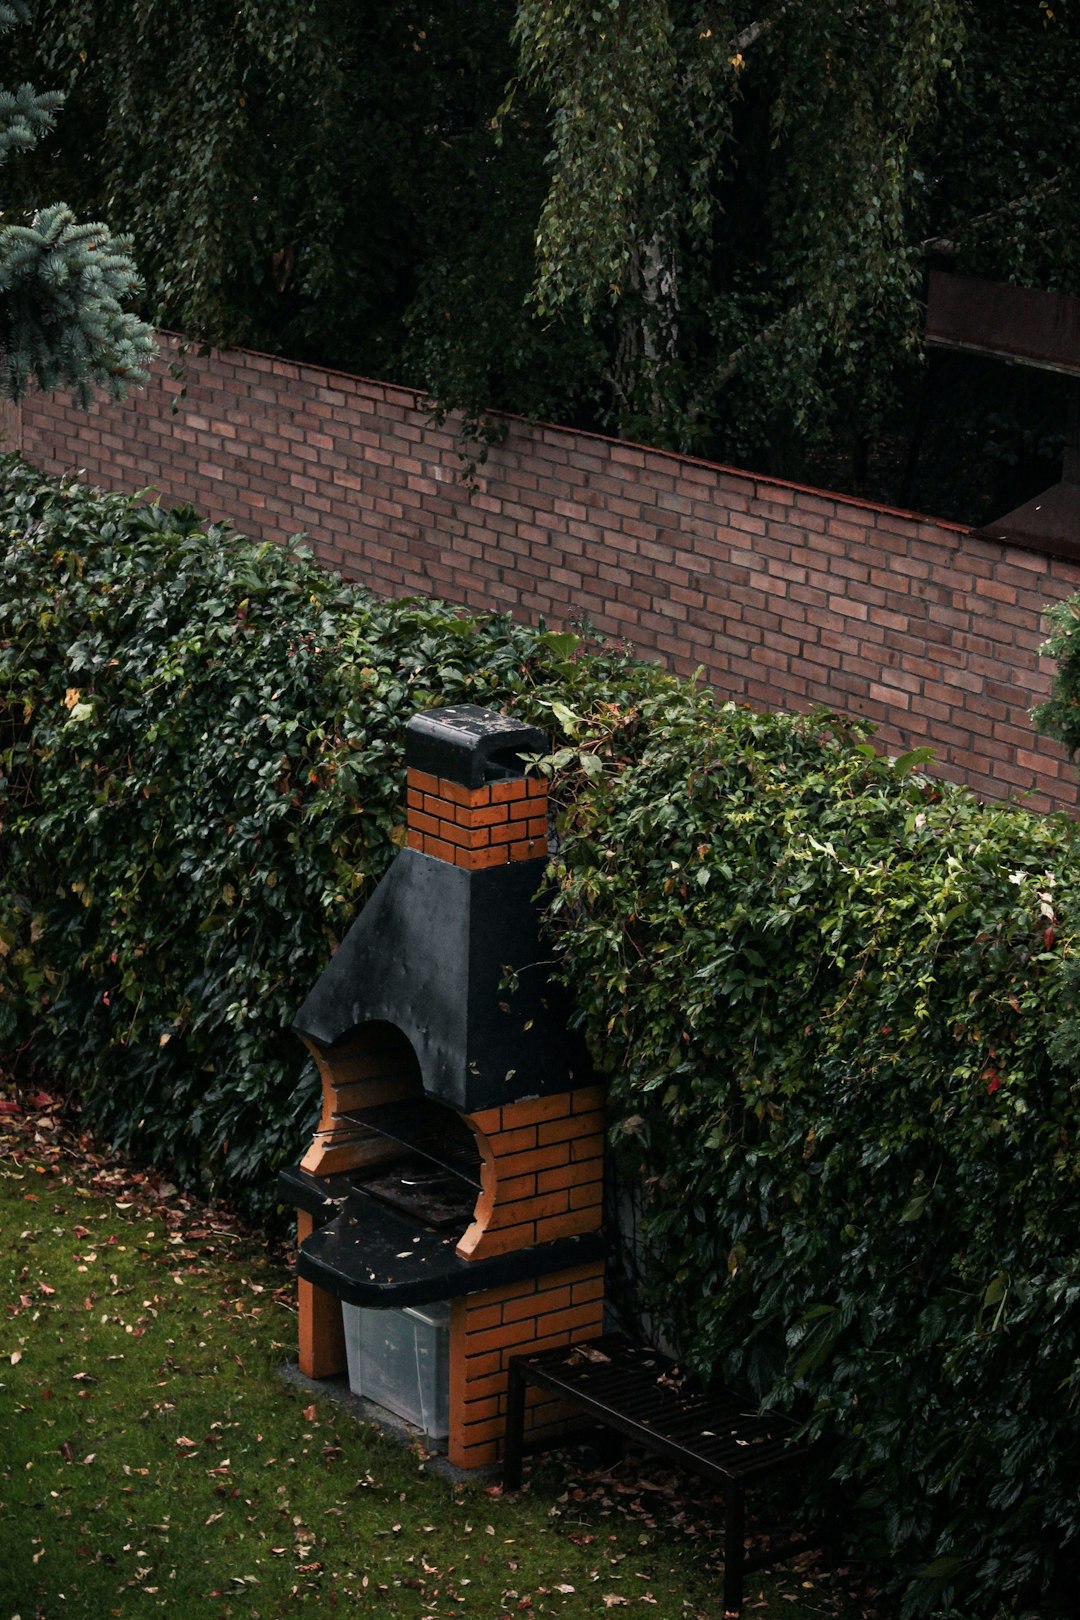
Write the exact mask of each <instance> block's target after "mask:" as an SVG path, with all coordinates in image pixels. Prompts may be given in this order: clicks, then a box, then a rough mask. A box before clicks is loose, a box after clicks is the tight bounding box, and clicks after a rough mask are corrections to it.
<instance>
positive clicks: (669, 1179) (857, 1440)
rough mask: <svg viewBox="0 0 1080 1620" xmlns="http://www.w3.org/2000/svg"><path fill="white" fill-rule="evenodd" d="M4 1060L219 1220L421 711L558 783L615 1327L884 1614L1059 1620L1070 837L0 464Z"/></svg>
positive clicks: (1069, 1494) (1072, 1533)
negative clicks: (733, 1411) (725, 1428)
mask: <svg viewBox="0 0 1080 1620" xmlns="http://www.w3.org/2000/svg"><path fill="white" fill-rule="evenodd" d="M2 476H3V490H2V494H0V534H2V535H3V545H2V546H0V771H2V773H3V780H2V782H0V819H2V821H3V833H2V843H0V860H2V863H3V872H2V878H3V881H2V884H0V958H2V965H3V969H4V978H3V981H2V983H0V992H2V993H0V1049H3V1048H6V1049H7V1050H8V1051H11V1050H12V1049H14V1048H16V1047H18V1046H20V1045H21V1044H22V1043H23V1042H25V1041H27V1040H30V1039H31V1038H32V1040H33V1050H34V1051H35V1052H36V1053H37V1054H38V1055H39V1056H40V1058H41V1059H42V1061H43V1062H44V1063H46V1064H47V1065H49V1066H50V1067H52V1068H53V1069H54V1070H56V1071H58V1072H59V1073H61V1074H62V1075H66V1076H67V1077H69V1078H70V1079H71V1080H72V1081H73V1082H74V1083H75V1084H77V1086H78V1087H79V1088H80V1090H81V1091H82V1094H83V1097H84V1100H85V1108H86V1113H87V1117H88V1119H89V1121H90V1122H91V1124H93V1125H94V1126H95V1127H96V1128H97V1129H99V1130H100V1131H102V1132H104V1133H105V1134H107V1135H109V1136H111V1137H112V1138H113V1139H114V1140H116V1141H118V1142H121V1143H124V1144H125V1145H128V1146H130V1147H133V1148H135V1149H137V1150H138V1151H140V1152H142V1153H143V1154H145V1155H146V1156H147V1157H148V1158H155V1159H157V1160H158V1161H159V1162H162V1163H164V1162H168V1163H170V1164H171V1165H172V1167H173V1168H174V1170H175V1171H176V1172H177V1173H178V1174H180V1175H182V1176H183V1177H185V1179H187V1180H189V1181H194V1180H199V1179H201V1180H202V1181H203V1182H204V1184H205V1183H209V1184H210V1186H211V1187H221V1188H227V1190H228V1192H229V1195H230V1196H231V1197H233V1198H238V1199H239V1201H240V1202H241V1203H244V1204H246V1206H247V1207H248V1208H249V1210H258V1209H259V1208H260V1207H262V1206H263V1205H264V1204H265V1202H266V1200H267V1199H268V1198H269V1197H270V1196H271V1188H272V1183H273V1171H274V1168H275V1167H276V1165H277V1164H278V1163H279V1162H281V1160H282V1159H284V1158H286V1157H288V1156H291V1155H294V1154H295V1153H296V1152H297V1150H298V1148H299V1147H300V1145H301V1144H302V1142H303V1140H304V1136H305V1130H306V1128H307V1121H306V1116H307V1115H308V1114H309V1113H310V1110H311V1105H312V1101H313V1086H312V1084H311V1081H310V1079H309V1078H304V1077H302V1075H301V1064H300V1058H299V1055H298V1049H297V1047H296V1044H295V1042H294V1041H293V1039H292V1037H291V1036H290V1035H289V1034H288V1033H287V1026H288V1023H289V1021H290V1018H291V1016H292V1014H293V1011H294V1010H295V1007H296V1005H297V1004H298V1002H299V1000H300V999H302V996H303V994H304V993H305V991H306V990H307V988H308V987H309V985H310V984H311V982H312V981H313V979H314V978H315V976H316V975H317V974H318V972H319V971H320V969H321V967H322V965H323V964H324V962H325V960H326V957H327V955H328V953H329V952H330V950H331V949H332V947H333V944H334V942H335V940H336V939H338V938H339V937H340V935H341V933H342V931H343V930H344V928H345V927H346V926H347V924H348V922H349V921H350V920H351V918H352V916H353V915H354V914H355V911H356V909H357V907H358V905H360V904H361V903H362V902H363V900H364V898H365V897H366V895H367V894H368V893H369V892H370V889H371V886H372V885H373V884H374V882H375V881H376V880H377V878H378V877H379V876H380V874H381V873H382V871H383V870H384V869H385V867H386V865H387V863H388V861H389V860H390V859H391V858H392V856H393V853H394V851H395V849H396V847H397V846H398V845H399V844H400V842H401V838H402V809H401V801H402V767H401V736H402V730H403V726H404V723H405V721H406V719H407V718H408V716H409V715H410V714H411V713H412V712H413V711H414V710H415V709H416V708H417V707H420V706H423V705H427V704H433V703H443V702H448V701H459V700H473V701H479V702H489V703H495V704H500V705H511V706H513V707H514V708H515V710H516V712H518V713H520V714H521V715H522V716H523V717H526V718H530V719H535V720H541V721H543V722H544V723H546V724H547V725H548V726H549V729H551V730H552V731H553V732H554V733H555V735H556V740H557V742H558V744H559V752H558V753H557V755H556V779H555V782H554V794H555V800H556V803H557V805H558V807H559V813H558V824H559V831H560V838H561V847H560V853H559V857H558V860H557V862H556V868H555V874H554V875H555V879H556V885H557V887H556V894H557V898H556V902H555V905H554V907H553V910H552V916H551V926H552V938H553V949H554V951H555V953H556V958H557V961H558V962H559V963H560V965H561V969H562V971H563V972H564V973H565V976H566V979H567V983H568V984H569V986H570V988H571V991H572V993H573V995H574V997H575V999H576V1002H577V1006H578V1009H579V1015H580V1018H581V1020H582V1023H583V1025H584V1027H585V1029H586V1031H587V1033H588V1036H589V1039H590V1042H591V1044H592V1047H593V1051H594V1054H595V1056H596V1059H597V1061H598V1063H599V1065H600V1066H601V1067H602V1069H603V1070H604V1071H605V1072H606V1073H607V1074H608V1075H610V1077H611V1082H612V1097H613V1118H614V1125H613V1136H614V1138H615V1141H616V1144H617V1148H618V1151H619V1154H620V1157H621V1161H622V1164H623V1169H624V1174H625V1175H626V1177H627V1178H628V1180H630V1181H631V1182H632V1183H633V1184H634V1185H635V1186H636V1187H639V1188H641V1189H642V1191H643V1196H644V1199H645V1223H644V1239H645V1255H646V1260H647V1266H646V1274H645V1278H644V1282H643V1299H644V1300H645V1301H647V1302H648V1303H649V1304H651V1306H652V1307H653V1308H654V1309H655V1310H656V1311H657V1313H658V1316H659V1320H660V1322H661V1323H662V1325H663V1326H664V1328H665V1331H666V1332H667V1333H668V1334H669V1335H670V1336H671V1337H672V1338H673V1339H674V1340H675V1341H676V1343H677V1344H678V1345H679V1346H680V1347H681V1349H682V1351H683V1352H684V1354H685V1355H686V1356H687V1357H688V1358H689V1359H692V1360H694V1361H696V1362H697V1363H698V1364H699V1365H700V1366H701V1368H702V1369H703V1370H704V1371H706V1372H717V1373H720V1374H722V1375H724V1376H727V1377H729V1378H733V1379H748V1380H749V1381H750V1382H751V1383H752V1384H753V1385H754V1387H755V1388H756V1389H757V1390H758V1391H759V1392H760V1393H761V1394H762V1395H764V1396H766V1397H767V1398H768V1399H769V1400H771V1401H773V1402H775V1403H778V1404H779V1405H781V1406H783V1407H785V1408H787V1409H790V1410H793V1411H795V1412H798V1413H800V1414H802V1415H803V1416H804V1417H805V1418H806V1419H807V1421H808V1423H809V1426H810V1429H811V1431H812V1432H814V1433H818V1432H820V1433H821V1435H822V1437H823V1440H824V1441H825V1451H824V1453H823V1455H824V1457H825V1458H826V1459H827V1461H826V1462H825V1464H824V1465H823V1467H822V1468H821V1469H819V1473H818V1481H817V1484H818V1489H819V1490H820V1489H823V1488H824V1476H826V1475H828V1474H829V1473H835V1475H836V1478H837V1479H838V1480H839V1481H840V1482H841V1483H842V1485H843V1487H844V1489H845V1491H846V1493H847V1494H846V1501H847V1508H846V1513H847V1519H846V1524H847V1528H848V1530H849V1532H850V1534H851V1536H852V1537H853V1538H854V1540H855V1542H856V1544H857V1545H858V1547H859V1549H860V1552H861V1554H862V1555H863V1557H870V1558H873V1559H874V1560H876V1561H877V1562H878V1563H879V1564H880V1565H881V1566H882V1567H883V1568H884V1569H885V1570H886V1572H890V1573H889V1576H888V1578H889V1579H890V1582H891V1584H892V1586H893V1587H894V1588H895V1589H896V1590H897V1591H899V1592H902V1593H903V1594H904V1604H905V1607H906V1609H907V1610H908V1611H909V1612H911V1613H919V1612H927V1611H930V1610H934V1609H935V1608H936V1609H941V1608H942V1607H943V1606H945V1607H947V1606H948V1605H949V1604H953V1603H955V1604H959V1605H961V1606H962V1612H963V1614H964V1615H965V1616H976V1615H983V1614H991V1613H993V1612H994V1610H995V1608H996V1606H997V1604H998V1603H999V1601H1004V1602H1005V1603H1006V1604H1007V1605H1009V1606H1010V1607H1015V1606H1017V1605H1022V1604H1023V1603H1024V1602H1025V1601H1035V1602H1036V1603H1037V1605H1038V1610H1039V1612H1040V1613H1047V1614H1048V1613H1051V1612H1054V1609H1055V1605H1056V1604H1057V1599H1056V1597H1055V1596H1054V1595H1053V1594H1055V1593H1057V1592H1059V1591H1063V1592H1065V1593H1066V1596H1065V1597H1064V1598H1063V1599H1062V1600H1061V1603H1060V1605H1058V1607H1060V1608H1061V1610H1062V1612H1064V1613H1069V1612H1071V1611H1070V1608H1069V1605H1070V1602H1071V1595H1070V1594H1069V1591H1068V1581H1069V1579H1070V1578H1071V1576H1072V1575H1074V1574H1075V1570H1076V1549H1077V1546H1078V1544H1080V1523H1078V1519H1080V1446H1078V1445H1077V1439H1078V1435H1077V1418H1076V1413H1075V1410H1074V1408H1075V1404H1076V1401H1077V1397H1078V1395H1080V1264H1078V1259H1077V1255H1078V1244H1077V1234H1078V1232H1080V1159H1078V1152H1077V1142H1076V1135H1077V1120H1078V1118H1080V1106H1078V1105H1080V1095H1078V1089H1080V1088H1078V1080H1077V1059H1078V1057H1080V1035H1078V1029H1080V1026H1078V1022H1077V1015H1078V1011H1080V1007H1078V1001H1080V991H1078V983H1077V965H1076V964H1077V958H1076V954H1075V937H1076V926H1077V919H1078V897H1077V885H1076V880H1075V879H1074V878H1073V876H1072V874H1073V872H1074V871H1075V870H1077V860H1076V855H1077V848H1076V834H1075V832H1074V830H1073V828H1072V827H1071V825H1069V824H1068V823H1066V822H1065V821H1064V820H1063V819H1060V818H1059V819H1053V818H1037V817H1033V816H1030V815H1028V814H1026V813H1024V812H1022V811H1019V810H1015V809H1009V808H1003V807H995V806H985V805H980V804H978V803H977V802H976V801H975V800H974V799H973V798H972V797H971V796H970V795H968V794H965V793H962V792H958V791H955V790H952V789H946V788H943V787H941V786H940V785H935V784H934V783H932V782H930V781H928V780H926V779H925V778H924V777H922V776H921V775H920V774H919V769H918V767H919V766H920V764H921V763H922V760H921V758H920V757H918V756H909V757H908V758H907V759H904V760H901V761H899V762H897V763H896V764H890V763H889V762H888V761H885V760H883V759H881V758H879V757H878V756H877V755H876V754H875V753H874V751H873V749H872V747H871V746H870V745H869V743H868V741H867V738H866V735H865V732H864V731H863V730H861V729H859V728H857V727H845V726H843V725H841V724H840V723H839V722H837V721H836V720H835V719H830V718H828V717H815V718H811V719H796V718H792V717H782V716H757V715H754V714H751V713H750V712H749V711H746V710H739V709H735V708H733V707H731V706H728V707H718V706H717V705H716V704H715V703H714V702H713V701H712V700H711V698H710V696H709V694H708V693H707V692H705V691H702V690H700V689H699V688H697V687H695V686H694V685H693V684H690V683H683V682H678V681H675V680H673V679H671V678H670V677H666V676H664V675H662V674H660V673H659V672H657V671H655V670H652V669H649V668H647V667H645V666H640V665H635V664H633V663H632V662H630V661H629V659H628V658H626V657H625V656H623V655H621V654H617V653H616V654H612V655H610V656H604V657H600V656H597V655H591V654H590V655H582V653H581V649H580V647H575V645H574V638H573V637H566V636H559V635H547V634H545V633H543V632H542V631H534V630H527V629H521V628H518V627H514V626H513V625H511V624H510V623H509V622H508V621H506V620H502V619H490V620H465V619H463V618H461V617H458V616H456V615H455V614H454V613H453V611H452V610H449V609H447V608H445V607H442V606H440V605H438V604H423V605H422V604H418V603H416V602H406V603H399V604H396V605H395V604H388V603H385V602H379V601H376V600H373V599H371V598H369V597H367V596H366V595H365V594H364V593H363V592H361V591H359V590H358V589H356V588H352V587H343V586H341V585H340V584H337V583H335V582H334V581H333V580H331V579H329V578H328V577H327V576H326V575H325V574H324V573H322V572H321V571H319V570H318V569H317V568H315V567H314V566H313V565H312V564H311V563H310V562H308V561H306V560H305V559H304V558H303V557H302V556H300V555H298V554H296V553H289V552H286V551H283V550H280V549H277V548H274V547H260V546H257V545H254V544H253V543H252V542H250V541H247V540H244V539H242V538H240V537H238V536H236V535H233V534H230V533H228V532H227V531H225V530H223V529H220V528H211V529H210V530H209V531H204V530H202V529H201V528H200V527H199V525H198V523H197V520H196V517H195V514H194V513H192V512H190V511H181V512H174V513H171V514H164V513H161V512H159V511H157V510H156V509H154V508H150V507H146V506H139V505H138V504H137V503H135V502H133V501H129V500H126V499H123V498H119V497H107V496H100V495H97V494H93V493H91V492H88V491H86V490H85V489H83V488H82V487H81V486H80V485H78V484H77V483H65V484H54V483H51V482H49V481H47V480H44V479H42V478H41V477H40V476H39V475H37V474H35V473H33V472H31V471H29V470H27V469H25V468H23V467H21V466H20V465H19V464H18V463H15V462H7V463H5V464H4V466H3V472H2Z"/></svg>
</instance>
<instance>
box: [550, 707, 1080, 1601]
mask: <svg viewBox="0 0 1080 1620" xmlns="http://www.w3.org/2000/svg"><path fill="white" fill-rule="evenodd" d="M632 724H633V726H634V727H635V728H637V729H638V730H640V729H641V728H645V729H646V730H647V732H648V742H647V744H646V745H645V747H644V748H643V749H642V748H641V747H640V745H638V746H637V748H636V750H635V752H636V754H637V757H636V758H634V759H633V760H630V761H628V762H624V763H623V764H621V765H620V764H619V763H617V761H615V760H614V759H613V761H612V764H611V765H610V766H609V768H608V770H607V772H606V773H605V775H604V776H603V777H600V778H596V779H594V780H591V781H582V782H580V783H579V785H578V791H577V793H576V795H575V798H574V802H573V804H572V808H571V809H570V810H569V811H568V812H567V814H566V816H565V817H564V821H565V826H564V840H563V846H562V851H561V855H560V861H559V877H560V882H561V893H560V897H559V900H558V901H557V906H558V907H559V908H560V909H558V910H557V911H556V916H555V921H556V924H557V926H558V929H559V933H558V950H559V953H560V956H561V959H562V962H563V966H564V971H565V975H566V981H567V983H568V984H569V985H570V986H571V987H572V988H573V989H574V991H575V993H576V995H577V997H578V1001H579V1005H580V1006H581V1008H582V1011H583V1015H584V1018H585V1023H586V1028H587V1030H588V1033H589V1036H590V1039H591V1042H592V1045H593V1049H594V1051H595V1052H596V1053H597V1054H598V1056H599V1057H600V1058H601V1060H602V1061H603V1063H604V1065H605V1068H606V1069H607V1072H608V1073H609V1074H610V1076H611V1081H612V1096H613V1100H614V1104H615V1115H616V1124H615V1126H614V1136H615V1138H616V1140H617V1142H618V1143H619V1146H620V1149H621V1152H622V1155H623V1158H624V1162H625V1164H626V1166H627V1173H628V1174H630V1175H632V1176H636V1177H637V1178H639V1180H640V1182H641V1184H642V1185H643V1187H644V1189H645V1192H646V1209H645V1238H646V1244H647V1247H648V1250H649V1252H650V1255H651V1264H650V1267H649V1270H648V1277H647V1292H648V1297H649V1299H650V1300H651V1302H652V1304H653V1306H654V1308H655V1309H656V1311H657V1314H658V1317H659V1320H660V1321H661V1322H662V1323H663V1324H664V1325H665V1327H666V1329H667V1331H668V1332H669V1333H670V1334H671V1335H672V1336H673V1338H674V1339H675V1340H676V1342H677V1343H678V1344H679V1345H680V1346H681V1347H682V1349H683V1351H684V1353H685V1355H686V1356H687V1359H689V1360H691V1361H693V1362H696V1363H697V1364H698V1365H699V1366H700V1367H701V1368H702V1369H703V1370H705V1371H706V1372H715V1373H719V1374H722V1375H723V1376H725V1377H726V1378H729V1379H733V1380H736V1381H740V1380H749V1381H750V1382H751V1383H752V1384H753V1386H754V1387H755V1389H756V1390H757V1391H758V1392H759V1393H761V1394H762V1395H764V1396H767V1397H768V1399H769V1400H770V1401H772V1402H774V1403H777V1404H779V1405H781V1406H783V1407H787V1408H789V1409H792V1410H795V1411H799V1412H802V1413H803V1414H804V1415H805V1416H806V1417H807V1419H808V1423H809V1431H810V1433H811V1434H814V1435H818V1434H820V1435H822V1436H823V1437H824V1438H825V1439H826V1441H827V1442H829V1444H830V1446H831V1451H830V1455H831V1456H832V1459H833V1465H834V1467H835V1477H836V1478H838V1479H839V1480H841V1481H844V1482H845V1483H846V1485H847V1486H848V1488H849V1490H850V1493H851V1495H850V1502H851V1504H853V1506H851V1507H850V1508H849V1511H850V1512H852V1513H853V1518H852V1519H851V1528H852V1530H853V1531H854V1533H855V1534H856V1536H857V1539H858V1544H859V1546H860V1548H861V1550H862V1552H863V1553H864V1555H865V1554H869V1555H871V1556H872V1557H873V1558H875V1559H876V1560H877V1561H879V1562H880V1563H881V1564H882V1565H884V1566H885V1567H887V1568H892V1569H893V1570H894V1571H895V1572H896V1574H897V1579H898V1582H899V1585H900V1586H901V1587H902V1588H906V1610H907V1612H912V1613H916V1612H923V1610H924V1609H926V1608H928V1607H933V1606H934V1605H936V1604H947V1603H948V1602H950V1601H958V1602H962V1603H963V1605H964V1608H963V1612H964V1614H965V1615H967V1614H976V1613H978V1614H982V1613H987V1612H993V1610H994V1606H995V1603H996V1601H997V1600H998V1599H999V1598H1001V1597H1003V1596H1004V1597H1005V1598H1007V1599H1009V1600H1010V1601H1011V1600H1013V1599H1015V1600H1017V1601H1020V1600H1021V1599H1026V1600H1033V1599H1034V1600H1038V1603H1039V1609H1038V1612H1039V1613H1040V1614H1043V1613H1049V1612H1052V1610H1053V1604H1052V1603H1051V1601H1050V1598H1049V1597H1048V1595H1047V1594H1048V1593H1049V1591H1050V1589H1051V1585H1052V1583H1053V1582H1054V1581H1055V1580H1058V1581H1059V1582H1061V1583H1063V1584H1062V1589H1063V1590H1066V1589H1067V1578H1066V1574H1065V1573H1064V1571H1066V1570H1067V1569H1068V1570H1071V1572H1072V1575H1073V1576H1075V1554H1076V1548H1077V1536H1078V1532H1080V1449H1078V1446H1077V1440H1078V1438H1080V1432H1078V1430H1080V1425H1078V1420H1077V1411H1076V1407H1077V1402H1078V1400H1080V1243H1078V1234H1080V1153H1078V1149H1077V1131H1078V1122H1080V1076H1078V1068H1077V1058H1078V1056H1080V1023H1078V1014H1080V996H1078V984H1077V955H1076V931H1077V925H1078V923H1080V895H1078V890H1077V877H1076V874H1077V872H1078V870H1080V868H1078V863H1077V855H1078V850H1077V838H1076V833H1075V831H1074V829H1073V827H1072V826H1071V825H1070V824H1068V823H1067V822H1066V821H1065V820H1064V819H1063V818H1057V819H1052V818H1051V819H1041V818H1038V817H1034V816H1031V815H1029V814H1027V813H1026V812H1024V811H1022V810H1017V809H1010V808H1005V807H1000V806H992V805H983V804H980V803H978V802H977V801H976V800H975V799H974V798H973V797H972V796H971V795H970V794H967V793H964V792H960V791H956V790H952V789H944V788H942V787H941V786H940V785H939V784H935V783H933V782H930V781H928V780H927V779H925V778H924V777H921V776H920V775H919V774H918V771H917V769H916V767H917V766H918V764H920V763H921V762H922V761H921V759H920V757H919V756H908V757H907V758H905V759H902V760H900V761H897V762H896V763H895V764H893V765H890V763H889V762H888V761H886V760H883V759H882V758H880V757H878V756H877V755H875V754H874V752H873V750H872V749H871V748H869V747H868V746H867V744H866V741H865V739H864V738H863V737H862V736H861V735H860V734H859V733H858V732H856V731H851V730H847V731H845V730H844V729H843V728H842V727H840V726H839V725H838V723H837V722H836V721H835V720H830V719H828V718H827V717H821V718H817V719H813V720H809V721H806V722H800V721H793V720H791V719H790V718H785V717H781V716H771V717H765V716H757V715H753V714H750V713H748V712H746V711H736V710H734V709H731V708H728V709H725V710H721V711H719V712H718V711H717V710H716V709H715V708H713V706H712V705H711V704H710V702H709V701H708V698H707V697H706V696H705V695H701V696H698V697H696V698H694V697H692V695H691V694H690V693H688V692H686V691H679V692H665V693H661V694H658V695H657V696H656V698H654V699H652V700H650V701H648V702H647V703H646V704H645V705H644V709H643V712H642V713H641V714H640V715H638V716H636V717H634V719H633V721H632ZM618 746H619V745H618V739H617V738H615V739H613V741H612V745H611V751H612V753H613V755H617V753H618ZM1064 1547H1068V1548H1069V1549H1070V1556H1069V1559H1068V1560H1067V1562H1065V1561H1062V1560H1061V1559H1060V1558H1059V1553H1060V1551H1061V1549H1062V1548H1064ZM916 1570H919V1571H921V1574H920V1576H919V1578H918V1579H915V1580H912V1579H911V1576H912V1573H913V1571H916ZM1071 1601H1072V1599H1071V1597H1067V1598H1065V1599H1064V1600H1063V1604H1064V1611H1065V1612H1071V1610H1069V1608H1068V1604H1069V1602H1071ZM1054 1612H1056V1611H1054Z"/></svg>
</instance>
